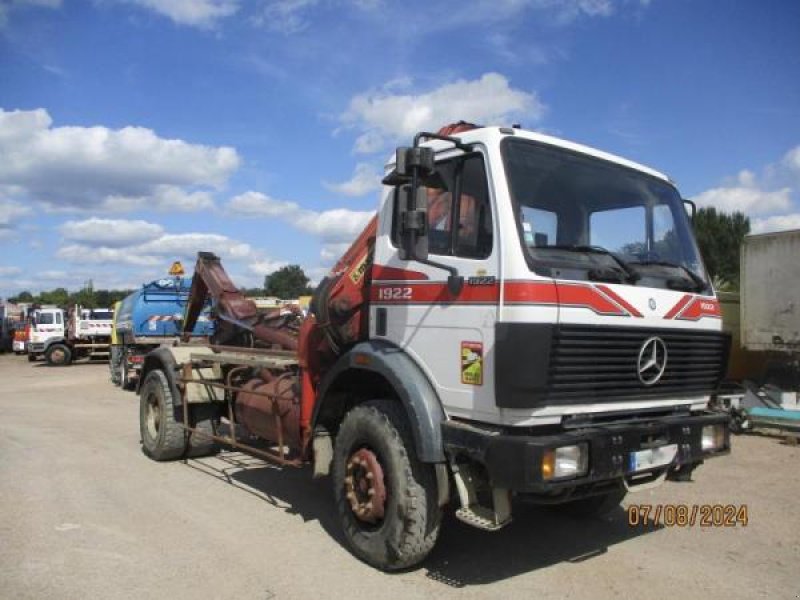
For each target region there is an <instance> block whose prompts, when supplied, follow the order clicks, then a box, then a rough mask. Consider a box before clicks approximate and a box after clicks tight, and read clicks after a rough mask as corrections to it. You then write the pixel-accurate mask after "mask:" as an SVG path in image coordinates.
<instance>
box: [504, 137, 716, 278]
mask: <svg viewBox="0 0 800 600" xmlns="http://www.w3.org/2000/svg"><path fill="white" fill-rule="evenodd" d="M502 153H503V162H504V164H505V169H506V175H507V178H508V185H509V190H510V192H511V199H512V203H513V205H514V210H515V214H516V216H517V229H518V232H519V236H520V240H521V243H522V247H523V249H524V252H525V255H526V260H527V261H528V265H529V266H530V268H531V269H533V270H534V271H536V272H538V273H540V274H542V275H549V276H552V277H558V278H560V279H579V280H599V281H610V282H618V283H630V284H636V285H644V286H652V287H663V288H671V289H683V290H687V291H704V290H706V289H707V288H708V279H707V277H706V275H705V269H704V267H703V263H702V260H701V259H700V254H699V252H698V250H697V246H696V244H695V242H694V238H693V236H692V234H691V231H690V227H689V221H688V218H687V216H686V212H685V210H684V207H683V202H682V201H681V198H680V195H679V194H678V192H677V190H676V189H675V188H674V187H673V186H672V185H670V184H669V183H668V182H666V181H664V180H662V179H659V178H657V177H653V176H650V175H647V174H646V173H642V172H640V171H637V170H635V169H632V168H628V167H623V166H621V165H617V164H614V163H611V162H608V161H605V160H602V159H599V158H593V157H589V156H585V155H582V154H578V153H575V152H571V151H568V150H563V149H559V148H555V147H552V146H548V145H544V144H539V143H536V142H532V141H527V140H521V139H519V138H507V139H506V140H504V141H503V144H502Z"/></svg>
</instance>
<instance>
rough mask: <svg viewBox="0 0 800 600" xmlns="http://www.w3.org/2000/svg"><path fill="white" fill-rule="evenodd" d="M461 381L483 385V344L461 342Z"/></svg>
mask: <svg viewBox="0 0 800 600" xmlns="http://www.w3.org/2000/svg"><path fill="white" fill-rule="evenodd" d="M461 383H465V384H467V385H483V344H482V343H481V342H461Z"/></svg>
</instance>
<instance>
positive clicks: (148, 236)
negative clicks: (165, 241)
mask: <svg viewBox="0 0 800 600" xmlns="http://www.w3.org/2000/svg"><path fill="white" fill-rule="evenodd" d="M59 229H60V231H61V235H62V236H64V238H66V239H68V240H71V241H75V242H79V243H81V244H83V245H86V246H106V247H109V248H124V247H126V246H134V245H137V244H141V243H143V242H148V241H151V240H153V239H156V238H159V237H161V236H162V235H163V233H164V228H163V227H161V226H160V225H156V224H155V223H148V222H147V221H128V220H123V219H98V218H96V217H92V218H91V219H86V220H85V221H67V222H66V223H64V224H62V225H61V226H60V227H59Z"/></svg>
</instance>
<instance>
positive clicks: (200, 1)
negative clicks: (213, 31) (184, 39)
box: [128, 0, 239, 29]
mask: <svg viewBox="0 0 800 600" xmlns="http://www.w3.org/2000/svg"><path fill="white" fill-rule="evenodd" d="M128 2H132V3H134V4H138V5H139V6H142V7H143V8H147V9H150V10H152V11H154V12H156V13H158V14H160V15H163V16H165V17H168V18H169V19H171V20H172V21H173V22H174V23H176V24H178V25H188V26H190V27H199V28H201V29H208V28H211V27H213V26H214V25H215V24H216V23H217V21H219V20H220V19H224V18H226V17H230V16H231V15H233V14H235V13H236V12H237V11H238V10H239V0H128Z"/></svg>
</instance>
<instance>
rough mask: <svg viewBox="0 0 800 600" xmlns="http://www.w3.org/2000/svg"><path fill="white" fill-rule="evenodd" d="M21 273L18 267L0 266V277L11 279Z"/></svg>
mask: <svg viewBox="0 0 800 600" xmlns="http://www.w3.org/2000/svg"><path fill="white" fill-rule="evenodd" d="M20 273H22V269H20V268H19V267H2V266H0V277H13V276H14V275H19V274H20Z"/></svg>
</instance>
